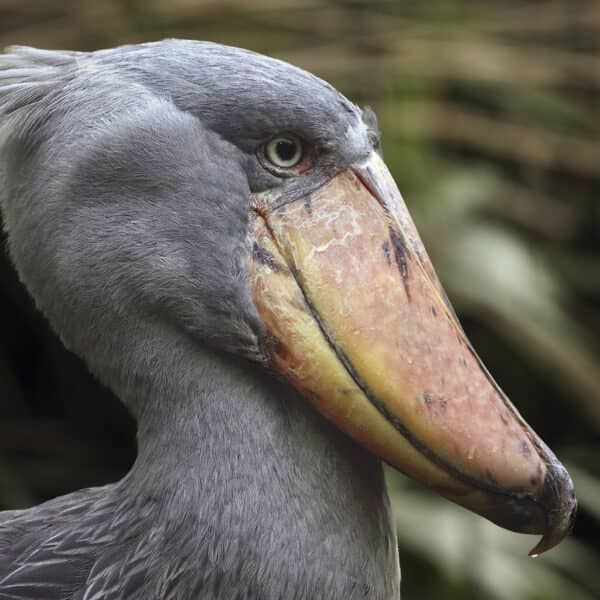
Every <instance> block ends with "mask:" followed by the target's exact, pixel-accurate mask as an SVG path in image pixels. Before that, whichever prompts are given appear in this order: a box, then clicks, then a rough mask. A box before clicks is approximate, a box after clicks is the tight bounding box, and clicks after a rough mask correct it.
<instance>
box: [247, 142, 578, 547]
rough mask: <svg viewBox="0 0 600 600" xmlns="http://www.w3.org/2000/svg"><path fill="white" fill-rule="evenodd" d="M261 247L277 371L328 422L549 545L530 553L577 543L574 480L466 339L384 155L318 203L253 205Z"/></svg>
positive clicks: (259, 288)
mask: <svg viewBox="0 0 600 600" xmlns="http://www.w3.org/2000/svg"><path fill="white" fill-rule="evenodd" d="M253 242H254V249H255V250H254V254H253V260H252V261H251V269H250V271H251V279H252V286H253V294H254V299H255V302H256V305H257V308H258V310H259V313H260V315H261V318H262V320H263V322H264V326H265V329H266V331H267V332H268V335H267V336H266V340H267V344H268V345H269V348H270V357H271V361H272V363H273V365H274V367H275V368H277V369H278V370H279V371H280V372H281V373H283V374H284V375H285V376H287V377H288V379H289V380H290V381H291V382H292V383H293V384H294V385H295V386H296V387H297V388H298V389H300V390H301V391H302V392H304V393H305V394H306V396H307V397H308V398H309V399H310V400H311V401H312V402H313V404H314V405H315V406H316V408H317V409H318V410H319V411H321V412H322V413H323V414H324V415H325V416H326V417H327V418H329V419H330V420H332V421H333V422H334V423H336V424H337V426H338V427H340V428H341V429H342V430H343V431H345V432H346V433H347V434H348V435H350V436H351V437H353V438H354V439H355V440H356V441H357V442H359V443H360V444H362V445H363V446H365V447H366V448H368V449H369V450H370V451H372V452H373V453H375V454H376V455H378V456H380V457H381V458H382V459H384V460H385V461H387V462H388V463H389V464H390V465H392V466H394V467H395V468H397V469H398V470H400V471H402V472H404V473H406V474H407V475H409V476H411V477H413V478H415V479H417V480H419V481H422V482H423V483H425V484H426V485H428V486H430V487H432V488H434V489H435V490H437V491H438V492H439V493H440V494H443V495H444V496H446V497H448V498H450V499H451V500H453V501H455V502H457V503H459V504H461V505H463V506H465V507H467V508H469V509H471V510H473V511H475V512H477V513H479V514H482V515H483V516H485V517H487V518H488V519H490V520H492V521H494V522H495V523H498V524H499V525H502V526H503V527H506V528H509V529H512V530H515V531H520V532H525V533H541V534H543V535H544V537H543V539H542V541H541V542H540V544H539V545H538V546H537V547H536V548H535V549H534V551H532V552H536V553H539V552H541V551H544V550H547V549H548V548H550V547H552V546H553V545H555V544H557V543H558V542H559V541H560V540H561V539H562V538H563V537H564V536H565V535H566V534H567V533H568V531H569V529H570V526H571V522H572V516H573V514H574V510H575V498H574V493H573V488H572V483H571V480H570V478H569V476H568V474H567V472H566V470H565V469H564V467H562V465H561V464H560V463H559V462H558V460H557V459H556V457H555V456H554V454H552V452H551V451H550V450H549V449H548V448H547V446H546V445H545V444H544V443H543V442H542V441H541V440H540V438H539V437H538V436H537V435H536V434H535V432H534V431H533V430H532V429H531V428H530V427H529V425H527V423H526V422H525V421H524V420H523V418H522V417H521V416H520V414H519V413H518V411H517V410H516V409H515V407H514V406H513V405H512V404H511V403H510V401H509V400H508V399H507V398H506V396H505V395H504V393H503V392H502V391H501V390H500V388H499V387H498V385H497V384H496V383H495V382H494V380H493V379H492V378H491V376H490V375H489V373H488V371H487V370H486V369H485V367H484V366H483V364H482V363H481V361H480V359H479V358H478V356H477V355H476V353H475V351H474V350H473V348H472V346H471V344H470V343H469V341H468V340H467V339H466V337H465V334H464V332H463V330H462V328H461V326H460V324H459V323H458V320H457V318H456V315H455V314H454V311H453V310H452V307H451V306H450V304H449V302H448V300H447V297H446V295H445V293H444V291H443V289H442V286H441V284H440V282H439V280H438V278H437V275H436V274H435V271H434V269H433V266H432V264H431V262H430V260H429V257H428V256H427V253H426V251H425V249H424V247H423V244H422V242H421V240H420V238H419V236H418V234H417V231H416V228H415V226H414V224H413V222H412V219H411V218H410V215H409V213H408V211H407V209H406V206H405V204H404V202H403V200H402V198H401V196H400V193H399V192H398V189H397V187H396V185H395V183H394V181H393V179H392V177H391V175H390V174H389V172H388V170H387V168H386V167H385V165H384V163H383V162H382V161H381V159H380V158H379V157H378V156H377V155H375V154H373V155H371V157H370V158H369V160H368V161H366V162H365V163H364V164H361V165H355V166H354V167H353V168H351V169H348V170H346V171H344V172H342V173H340V174H338V175H337V176H335V177H334V178H332V179H331V180H330V181H329V182H327V183H326V184H325V185H323V186H322V187H321V188H319V189H318V190H316V191H314V192H312V193H311V196H310V198H309V199H307V198H306V197H302V198H298V199H296V200H293V201H291V202H288V203H286V204H284V205H280V206H276V207H274V208H272V209H271V208H269V203H268V201H267V200H266V199H265V198H256V199H255V219H254V241H253ZM269 340H271V341H269ZM273 340H276V343H273ZM282 348H284V349H285V351H282Z"/></svg>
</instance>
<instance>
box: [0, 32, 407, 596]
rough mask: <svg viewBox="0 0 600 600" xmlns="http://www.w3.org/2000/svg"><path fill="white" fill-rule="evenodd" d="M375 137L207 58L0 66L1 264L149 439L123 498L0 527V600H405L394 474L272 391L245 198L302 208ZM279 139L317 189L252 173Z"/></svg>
mask: <svg viewBox="0 0 600 600" xmlns="http://www.w3.org/2000/svg"><path fill="white" fill-rule="evenodd" d="M365 120H366V121H367V123H369V126H367V125H366V124H365V122H364V121H363V119H362V114H361V111H360V110H359V109H358V108H357V107H355V106H354V105H353V104H351V103H350V102H349V101H348V100H346V99H345V98H344V97H343V96H341V95H340V94H339V93H338V92H337V91H336V90H335V89H333V88H332V87H331V86H329V85H328V84H326V83H325V82H323V81H321V80H319V79H318V78H316V77H314V76H312V75H310V74H308V73H306V72H304V71H301V70H299V69H296V68H294V67H291V66H289V65H287V64H285V63H282V62H279V61H275V60H272V59H268V58H265V57H262V56H259V55H256V54H253V53H250V52H246V51H243V50H238V49H233V48H228V47H224V46H219V45H215V44H209V43H200V42H192V41H177V40H168V41H164V42H160V43H155V44H145V45H141V46H128V47H122V48H116V49H113V50H107V51H101V52H95V53H91V54H87V53H75V52H50V51H41V50H34V49H30V48H14V49H11V50H9V51H8V52H7V53H6V54H4V55H0V208H1V209H2V212H3V217H4V221H5V227H6V231H7V234H8V243H9V250H10V254H11V257H12V259H13V261H14V263H15V265H16V267H17V270H18V272H19V275H20V277H21V279H22V281H23V283H24V284H25V285H26V287H27V288H28V290H29V291H30V293H31V294H32V296H33V298H34V299H35V301H36V303H37V306H38V307H39V309H40V310H41V311H42V312H43V313H44V314H45V315H46V316H47V317H48V319H49V320H50V322H51V323H52V325H53V326H54V328H55V329H56V331H57V332H58V333H59V335H60V336H61V339H62V340H63V342H64V343H65V345H66V346H67V347H68V348H69V349H70V350H72V351H73V352H75V353H76V354H78V355H80V356H82V357H83V358H84V359H85V361H86V363H87V364H88V366H89V368H90V370H91V371H92V372H93V373H94V374H95V375H96V376H97V377H98V378H99V379H100V380H101V381H102V382H104V383H105V384H106V385H108V386H109V387H110V388H111V389H112V390H113V391H115V393H116V394H117V395H119V397H120V398H121V399H122V401H123V402H124V403H125V404H126V405H127V406H128V408H129V409H130V410H131V412H132V413H133V415H134V416H135V417H136V419H137V422H138V457H137V460H136V463H135V465H134V466H133V468H132V469H131V471H130V472H129V473H128V475H127V476H126V477H125V478H124V479H123V480H121V481H119V482H117V483H116V484H114V485H108V486H105V487H102V488H95V489H91V490H83V491H80V492H76V493H74V494H70V495H68V496H65V497H62V498H57V499H55V500H52V501H50V502H47V503H45V504H43V505H41V506H37V507H34V508H32V509H29V510H24V511H12V512H7V513H1V514H0V599H2V600H5V599H6V600H8V599H15V600H16V599H25V598H29V599H32V598H36V599H37V598H39V599H42V598H43V599H44V600H54V599H56V600H58V599H61V600H64V599H73V600H75V599H81V600H83V599H85V600H92V599H100V598H102V599H104V600H116V599H125V598H130V599H144V600H151V599H163V598H164V599H166V598H172V599H182V600H183V599H188V598H194V599H195V598H201V599H202V598H207V599H212V598H215V599H217V598H219V599H220V598H223V599H228V600H229V599H234V598H240V599H241V598H261V599H262V598H264V599H268V600H271V599H273V600H275V599H279V598H285V599H293V598H298V599H309V598H310V599H318V598H341V599H342V598H343V599H348V600H350V599H353V598H374V599H380V598H381V599H387V598H395V597H397V596H398V593H399V592H398V589H399V573H398V566H397V554H396V543H395V535H394V527H393V524H392V518H391V513H390V507H389V501H388V497H387V492H386V489H385V484H384V481H383V473H382V468H381V464H380V462H379V461H378V460H377V459H375V458H373V457H371V456H370V455H369V454H368V453H367V452H366V451H364V450H362V449H361V448H359V447H358V446H356V445H355V444H354V443H353V442H351V441H350V440H349V439H348V438H346V437H345V436H344V435H343V434H341V433H339V432H338V431H337V430H336V429H335V428H334V427H333V426H331V425H330V424H329V423H327V422H326V421H325V420H324V419H322V418H321V417H320V416H318V415H317V414H316V413H315V412H314V411H313V409H312V408H311V407H310V406H309V404H308V403H307V402H306V400H305V399H303V398H302V397H300V396H299V394H298V393H297V392H296V391H294V389H293V388H292V387H291V386H289V385H288V384H286V383H283V382H280V381H278V380H277V379H276V378H275V377H274V376H273V375H272V374H271V373H270V372H269V371H268V370H267V369H265V368H264V364H265V362H266V361H265V357H264V351H263V348H262V343H261V339H262V337H261V336H262V334H263V331H262V329H261V328H262V325H261V323H260V320H259V318H258V315H257V313H256V308H255V306H254V304H253V301H252V298H251V296H250V292H249V288H248V281H247V280H248V277H247V272H246V257H247V254H248V248H247V245H248V238H247V234H248V232H247V229H248V208H249V201H250V196H251V194H252V193H254V192H259V191H263V190H266V189H276V190H278V192H279V193H281V194H282V197H286V196H289V197H292V196H297V195H298V194H299V193H304V192H306V191H307V190H310V189H312V188H316V187H318V186H319V185H321V184H322V183H323V181H325V180H326V179H328V178H329V177H331V176H332V175H333V174H334V173H336V172H338V171H340V170H342V169H344V168H345V167H346V166H348V165H349V164H351V163H352V162H355V161H357V160H360V159H361V158H362V157H365V156H367V155H368V153H369V152H370V151H371V149H372V148H373V147H374V146H376V145H377V143H378V142H377V139H376V138H377V136H376V135H373V130H374V129H376V125H375V124H372V123H373V117H372V115H370V114H369V115H368V116H367V118H366V119H365ZM279 132H295V133H297V134H298V135H300V136H302V137H303V138H304V139H305V140H307V141H308V142H309V143H310V144H312V145H314V147H315V148H316V149H317V151H318V154H319V161H318V165H317V166H316V167H315V168H314V169H312V170H311V173H310V175H308V176H305V177H299V178H290V179H281V178H278V177H275V176H274V175H272V174H270V173H269V172H267V171H266V170H265V169H264V168H262V166H261V165H260V164H259V161H258V160H257V158H256V153H255V150H256V147H257V146H258V145H259V144H260V143H261V142H263V141H264V140H265V139H268V138H269V137H271V136H272V135H274V134H277V133H279ZM82 401H85V400H84V399H82Z"/></svg>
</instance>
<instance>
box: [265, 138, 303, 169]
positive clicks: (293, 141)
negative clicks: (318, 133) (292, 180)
mask: <svg viewBox="0 0 600 600" xmlns="http://www.w3.org/2000/svg"><path fill="white" fill-rule="evenodd" d="M265 156H266V158H267V160H268V161H269V162H271V163H272V164H273V165H274V166H275V167H278V168H279V169H292V168H294V167H295V166H297V165H298V164H299V163H300V162H301V161H302V158H303V156H304V148H303V147H302V142H301V141H300V140H299V139H298V138H297V137H296V136H295V135H291V134H283V135H278V136H276V137H274V138H273V139H272V140H271V141H270V142H267V144H266V145H265Z"/></svg>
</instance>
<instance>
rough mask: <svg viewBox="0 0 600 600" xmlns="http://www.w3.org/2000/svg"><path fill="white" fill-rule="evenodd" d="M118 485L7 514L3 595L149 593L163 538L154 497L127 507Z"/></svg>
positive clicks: (0, 581) (0, 551)
mask: <svg viewBox="0 0 600 600" xmlns="http://www.w3.org/2000/svg"><path fill="white" fill-rule="evenodd" d="M110 491H111V490H110V486H107V487H102V488H92V489H88V490H82V491H79V492H76V493H73V494H69V495H67V496H63V497H60V498H56V499H54V500H51V501H49V502H46V503H44V504H41V505H39V506H36V507H33V508H31V509H26V510H20V511H8V512H5V513H0V600H25V599H27V600H32V599H34V598H36V599H37V598H39V599H41V598H44V600H54V599H57V600H58V599H59V598H60V599H66V598H69V599H72V600H83V599H84V598H85V600H92V599H94V598H98V599H99V598H102V599H107V600H109V599H114V600H117V599H122V598H123V599H124V598H132V599H135V598H149V596H147V595H146V594H147V591H144V590H147V583H148V582H147V579H148V577H147V565H148V564H151V562H152V561H151V555H152V552H154V551H155V550H156V545H157V544H161V543H162V541H163V540H162V539H161V535H160V532H159V531H157V529H156V528H155V527H153V526H152V518H151V515H150V514H148V513H151V512H152V510H153V507H152V502H151V501H148V502H146V501H145V502H144V503H143V504H142V505H141V506H139V505H137V506H135V505H131V506H123V505H122V504H120V503H119V500H118V498H116V497H115V495H114V494H111V493H110ZM153 541H154V542H155V543H153Z"/></svg>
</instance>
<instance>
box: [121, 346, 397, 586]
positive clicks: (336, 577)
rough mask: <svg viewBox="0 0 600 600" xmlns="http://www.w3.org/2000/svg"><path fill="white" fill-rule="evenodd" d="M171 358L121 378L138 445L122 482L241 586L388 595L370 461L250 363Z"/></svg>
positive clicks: (184, 352) (391, 566)
mask: <svg viewBox="0 0 600 600" xmlns="http://www.w3.org/2000/svg"><path fill="white" fill-rule="evenodd" d="M163 343H164V339H163ZM169 355H170V357H171V358H170V361H171V362H170V363H169V364H167V363H166V362H161V360H160V357H155V358H154V360H153V362H152V372H151V373H146V377H144V376H142V377H141V378H139V380H140V381H145V382H146V383H142V384H140V383H139V382H138V383H137V384H136V383H133V384H131V385H128V386H125V388H126V389H125V393H126V394H131V395H133V396H135V395H139V394H144V397H143V398H138V397H130V398H126V401H127V402H128V403H129V405H130V406H131V405H136V406H138V407H139V414H138V431H139V434H138V437H139V453H138V458H137V461H136V463H135V465H134V467H133V469H132V471H131V473H130V474H129V475H128V476H127V478H126V479H125V480H123V482H122V483H121V485H122V486H128V487H129V493H132V492H133V493H135V495H136V496H137V497H142V498H143V497H144V496H145V495H148V496H151V497H152V498H155V499H159V500H158V501H159V502H160V503H162V504H163V508H164V511H163V513H162V514H164V515H167V517H166V518H168V519H169V520H170V521H173V522H181V521H183V520H185V522H186V523H187V526H186V531H188V532H189V539H187V540H186V541H185V544H187V545H188V546H189V548H188V550H189V552H193V553H194V555H196V556H197V555H202V554H205V553H210V554H211V555H212V556H219V557H221V558H222V560H223V561H224V562H223V565H227V568H225V567H223V568H224V569H225V570H226V571H227V572H228V573H230V574H232V573H236V574H237V575H236V577H240V576H243V577H246V578H247V579H248V581H246V584H247V585H248V586H249V587H250V588H252V586H253V585H254V586H255V585H260V586H262V587H261V588H260V589H264V590H267V589H268V588H269V586H270V585H275V583H276V582H280V583H281V582H288V583H290V582H292V583H293V582H296V583H297V585H298V586H299V588H298V589H305V590H307V593H306V595H305V596H304V595H302V596H300V597H307V598H308V597H314V598H320V597H344V598H354V597H361V598H362V597H373V598H379V592H378V593H374V590H383V589H384V588H385V589H386V590H388V591H386V593H385V594H384V595H382V596H381V597H382V598H388V597H396V596H395V595H394V594H395V591H396V590H397V585H398V576H397V575H398V566H397V551H396V542H395V534H394V528H393V525H392V518H391V512H390V507H389V500H388V496H387V491H386V488H385V482H384V478H383V470H382V466H381V464H380V462H379V461H378V460H376V459H375V458H373V457H372V456H371V455H369V454H368V453H366V452H365V451H364V450H363V449H362V448H359V447H358V446H357V445H356V444H354V443H353V442H352V441H351V440H349V439H348V438H347V437H346V436H345V435H343V434H342V433H340V432H339V431H338V430H337V429H335V428H334V427H333V426H332V425H330V424H329V423H328V422H326V421H325V420H324V419H323V418H322V417H321V416H320V415H318V414H317V413H316V412H315V411H314V410H313V408H312V407H311V406H310V405H309V404H308V403H307V401H306V400H305V399H304V398H302V397H300V395H299V394H298V393H297V392H296V391H294V390H293V389H292V388H291V387H289V386H288V385H286V384H283V383H279V382H276V381H274V380H273V378H272V376H270V375H269V374H267V373H264V372H262V371H261V370H260V369H258V368H257V367H256V365H251V364H249V363H245V362H244V361H242V360H239V359H235V358H233V357H231V356H229V355H225V354H219V353H216V352H213V351H212V350H208V349H205V348H202V347H198V346H197V345H193V344H188V342H181V340H180V341H179V342H178V343H177V345H176V346H174V347H173V348H172V349H171V352H170V353H169ZM172 356H176V357H177V356H179V358H178V359H177V360H175V361H173V359H172ZM182 544H184V541H183V540H182ZM240 574H242V575H240ZM309 574H310V576H309ZM224 576H227V575H226V574H225V575H224ZM258 580H260V581H258ZM256 589H258V588H256ZM292 589H293V588H292ZM327 589H329V590H330V591H331V594H330V595H327V594H325V595H323V593H324V590H327ZM310 590H313V593H312V595H311V593H310ZM317 590H319V591H318V592H317ZM351 590H352V593H350V591H351ZM388 592H389V593H388ZM271 593H272V595H265V596H264V597H291V596H289V594H288V593H285V590H278V591H277V590H274V589H273V590H271V589H269V594H271ZM258 595H260V596H261V597H263V596H262V595H261V594H258Z"/></svg>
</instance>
